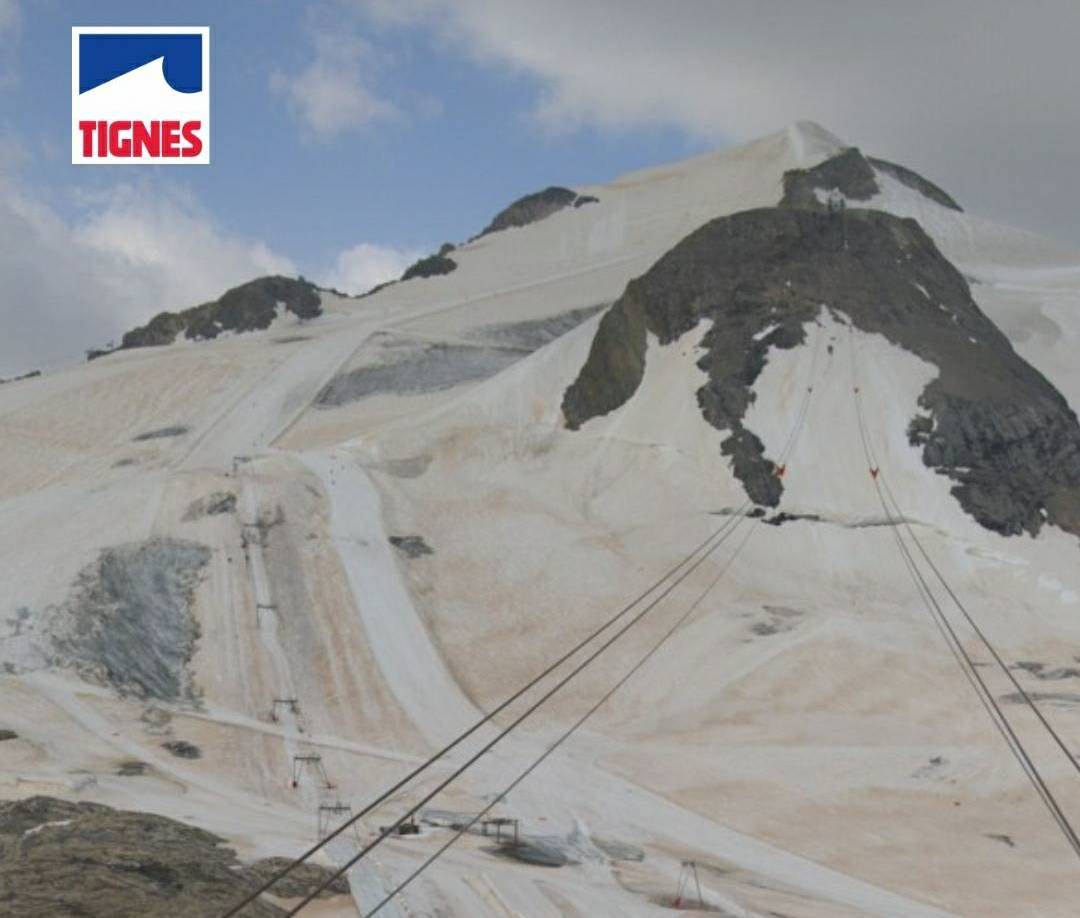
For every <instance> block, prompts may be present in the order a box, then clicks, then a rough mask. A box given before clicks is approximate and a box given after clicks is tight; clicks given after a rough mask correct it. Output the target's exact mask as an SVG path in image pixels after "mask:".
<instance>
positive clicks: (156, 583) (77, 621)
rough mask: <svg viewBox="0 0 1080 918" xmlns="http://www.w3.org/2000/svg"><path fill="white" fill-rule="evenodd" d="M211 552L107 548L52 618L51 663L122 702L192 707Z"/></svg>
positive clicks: (162, 546)
mask: <svg viewBox="0 0 1080 918" xmlns="http://www.w3.org/2000/svg"><path fill="white" fill-rule="evenodd" d="M209 560H210V550H209V549H208V548H206V547H205V546H204V545H200V544H198V543H196V542H187V541H182V540H179V539H151V540H150V541H148V542H138V543H134V544H131V545H121V546H117V547H115V548H108V549H105V550H104V551H102V552H101V554H100V555H99V557H98V559H97V561H95V562H94V563H93V564H91V565H89V566H88V567H87V568H86V569H84V570H83V571H82V572H81V573H80V575H79V578H78V580H77V581H76V583H75V589H74V592H73V595H72V598H71V599H69V600H68V601H67V602H66V603H65V604H64V605H63V606H61V607H60V608H59V609H55V610H52V613H51V619H52V621H51V624H50V628H49V633H50V635H51V640H52V649H53V652H54V654H55V659H54V662H55V663H57V664H59V665H70V666H73V667H75V669H76V670H78V672H79V673H80V675H82V676H83V678H86V679H89V680H91V681H94V682H97V683H99V684H102V685H108V686H111V687H113V688H115V689H116V690H117V691H119V692H120V693H121V694H125V695H134V696H136V697H139V698H158V699H162V700H168V701H180V700H186V701H195V700H197V699H198V692H197V689H196V687H195V685H194V683H193V681H192V678H191V674H190V672H189V669H188V663H189V661H190V660H191V657H192V655H193V654H194V652H195V641H196V639H197V638H198V636H199V627H198V623H197V622H196V620H195V617H194V615H193V614H192V605H193V602H194V592H195V587H196V585H197V583H198V581H199V577H200V575H201V572H202V569H203V567H204V566H205V565H206V564H207V562H208V561H209Z"/></svg>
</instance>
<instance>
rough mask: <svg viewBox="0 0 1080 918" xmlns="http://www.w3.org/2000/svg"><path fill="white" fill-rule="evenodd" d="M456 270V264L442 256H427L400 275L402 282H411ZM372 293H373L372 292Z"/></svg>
mask: <svg viewBox="0 0 1080 918" xmlns="http://www.w3.org/2000/svg"><path fill="white" fill-rule="evenodd" d="M456 269H457V262H456V261H454V259H452V258H449V257H447V256H446V255H443V254H441V253H440V254H435V255H428V256H427V257H426V258H421V259H420V260H419V261H415V262H413V263H412V264H411V265H409V267H407V268H406V269H405V273H404V274H402V275H401V279H402V280H403V281H407V280H412V279H413V278H415V277H438V276H440V275H442V274H449V273H450V272H451V271H454V270H456ZM371 292H372V293H374V292H375V291H374V290H372V291H371Z"/></svg>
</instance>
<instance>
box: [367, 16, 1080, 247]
mask: <svg viewBox="0 0 1080 918" xmlns="http://www.w3.org/2000/svg"><path fill="white" fill-rule="evenodd" d="M353 2H354V5H356V6H358V7H362V8H364V9H365V10H366V11H367V13H368V14H369V15H370V16H372V17H373V18H374V19H375V20H377V21H379V22H381V23H383V24H384V25H385V26H387V27H394V26H397V27H423V28H426V29H429V30H434V31H435V32H437V33H438V34H439V36H441V38H442V39H443V40H445V41H447V42H449V43H450V47H456V48H458V49H460V50H461V51H462V52H463V53H464V54H465V55H467V56H469V57H470V58H471V59H473V60H475V61H478V62H481V63H483V64H487V65H495V66H498V67H501V68H508V69H510V70H512V71H514V72H517V73H523V74H527V75H529V76H531V77H533V78H535V80H536V81H537V85H538V94H537V100H536V103H535V107H534V111H533V114H534V116H535V118H536V119H537V120H538V122H539V123H540V124H542V125H543V126H544V127H545V128H547V129H552V130H565V129H574V128H578V127H580V126H583V125H586V126H590V127H601V128H608V129H615V130H619V129H626V128H635V127H641V126H664V127H675V128H678V129H681V130H684V131H686V132H687V133H689V134H691V135H693V136H696V137H699V138H704V139H705V140H707V141H709V142H716V143H721V142H726V141H729V140H732V139H748V138H750V137H754V136H757V135H760V134H763V133H768V132H770V131H773V130H776V129H778V128H780V127H782V126H783V125H785V124H788V123H791V122H793V121H797V120H800V119H811V120H815V121H819V122H820V123H822V124H824V125H825V126H826V127H827V128H829V129H830V130H833V131H834V132H836V133H838V134H839V135H840V136H842V137H844V138H845V139H847V140H848V141H850V142H852V143H857V144H859V145H860V146H863V147H864V148H867V149H869V150H870V151H871V152H876V153H879V154H880V155H883V156H885V157H886V158H891V159H896V160H898V161H900V162H903V163H904V164H905V165H908V166H911V167H912V168H915V169H918V170H920V171H923V172H925V173H926V174H927V176H928V177H929V178H931V179H934V180H940V181H941V183H942V184H943V185H944V186H945V187H946V188H947V189H948V190H949V191H951V192H953V193H954V194H955V195H956V196H957V197H958V198H960V199H961V202H962V203H963V202H964V201H967V202H969V203H970V204H971V205H972V206H973V208H974V209H976V210H981V211H983V212H986V213H989V214H990V215H992V216H996V217H998V218H1000V219H1006V220H1009V221H1011V222H1021V223H1024V224H1027V225H1034V226H1041V227H1043V228H1045V229H1047V230H1051V231H1057V232H1062V233H1065V234H1068V235H1071V236H1072V238H1074V239H1077V241H1080V227H1078V225H1077V223H1076V219H1075V214H1076V213H1077V211H1080V184H1078V183H1077V182H1076V181H1075V161H1076V154H1077V150H1078V148H1080V93H1078V92H1077V91H1076V72H1075V71H1076V64H1075V60H1076V48H1075V44H1076V36H1077V35H1080V4H1077V3H1076V2H1075V0H1035V2H1032V3H1023V4H1020V3H1010V2H1007V0H953V2H949V3H941V2H939V0H911V2H908V3H902V4H867V3H865V2H864V0H816V2H813V3H808V2H805V0H770V2H769V3H767V4H762V3H761V2H759V0H724V2H716V0H680V2H679V3H671V2H669V0H590V2H589V3H581V2H580V0H545V2H543V3H536V2H535V0H353Z"/></svg>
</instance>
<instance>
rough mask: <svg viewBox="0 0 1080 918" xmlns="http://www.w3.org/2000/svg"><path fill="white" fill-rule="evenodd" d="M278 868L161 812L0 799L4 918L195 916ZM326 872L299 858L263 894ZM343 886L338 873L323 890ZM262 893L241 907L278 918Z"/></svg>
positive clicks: (299, 889) (283, 891)
mask: <svg viewBox="0 0 1080 918" xmlns="http://www.w3.org/2000/svg"><path fill="white" fill-rule="evenodd" d="M281 866H284V862H283V861H281V860H279V859H271V860H265V861H259V862H257V863H255V864H251V865H246V866H245V865H243V864H241V863H240V862H239V861H238V860H237V857H236V852H235V851H233V850H232V849H231V848H227V847H225V846H224V844H223V839H221V838H218V837H217V836H216V835H212V834H210V833H209V832H204V831H203V830H201V829H196V828H194V827H192V826H188V825H184V824H183V823H180V822H176V821H174V820H172V819H166V818H165V817H163V816H154V815H151V814H149V813H136V812H130V811H126V810H114V809H112V808H110V807H107V806H101V805H99V804H95V803H71V802H68V801H66V800H58V799H56V798H53V797H31V798H29V799H26V800H20V801H16V802H5V803H0V914H3V915H5V916H7V918H205V916H207V915H217V914H220V913H221V912H223V911H224V910H225V909H226V908H227V907H228V906H229V905H232V904H233V903H234V902H235V901H236V900H237V899H238V898H239V897H240V896H241V895H243V894H244V893H246V892H249V891H251V890H252V889H254V888H255V886H256V885H257V884H258V883H259V882H262V881H264V880H265V879H268V878H269V877H270V876H271V875H272V873H273V871H274V870H275V869H279V868H280V867H281ZM329 874H330V871H328V870H327V869H326V868H324V867H320V866H317V865H305V866H304V867H301V868H299V869H298V870H296V871H294V872H293V874H291V875H290V876H289V877H287V878H286V879H284V880H282V881H281V882H280V883H279V885H278V886H276V887H274V888H273V890H272V893H273V894H274V895H275V896H278V897H281V898H284V899H291V898H297V897H300V896H303V895H306V894H307V893H308V892H310V891H311V890H312V889H314V888H315V887H316V886H317V885H319V884H320V883H322V882H323V881H324V880H325V879H326V878H327V877H328V876H329ZM347 892H348V884H347V881H345V880H344V879H342V880H338V881H336V882H335V883H334V885H333V886H332V887H331V889H330V890H328V891H327V895H341V894H345V893H347ZM284 914H285V910H284V909H282V908H279V907H277V906H276V905H274V904H272V903H271V902H269V901H267V900H259V901H257V902H255V903H253V904H252V905H251V906H249V907H248V909H247V910H246V911H245V912H244V915H245V916H250V918H279V916H282V915H284Z"/></svg>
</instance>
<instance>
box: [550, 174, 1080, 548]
mask: <svg viewBox="0 0 1080 918" xmlns="http://www.w3.org/2000/svg"><path fill="white" fill-rule="evenodd" d="M852 168H853V169H858V168H860V167H859V166H858V165H857V163H856V164H854V165H853V166H852ZM822 304H825V305H826V306H827V307H828V308H830V309H831V310H832V311H833V312H834V313H835V314H837V315H838V316H844V317H847V318H849V319H850V321H851V322H852V323H853V324H854V325H855V326H856V327H857V328H859V329H861V330H863V331H865V332H870V333H877V334H881V335H883V336H885V337H886V338H887V339H888V340H889V341H891V342H893V343H894V344H896V345H898V346H899V347H902V348H904V349H905V350H908V351H910V352H911V353H913V354H915V355H917V356H918V357H920V358H922V359H923V360H925V361H927V362H928V363H931V364H933V365H934V366H935V367H937V368H938V376H937V377H936V378H935V379H934V380H933V381H932V382H931V383H930V384H929V385H928V386H927V387H926V389H925V390H924V391H923V393H922V395H921V397H920V400H919V401H920V408H921V409H922V411H923V415H922V416H921V418H920V419H919V420H917V421H916V422H915V423H914V424H913V425H912V428H911V430H910V437H911V439H912V442H913V443H917V444H919V445H920V446H922V448H923V459H924V461H925V462H926V464H927V465H928V466H930V467H931V468H933V469H935V470H936V471H938V472H940V473H941V474H943V475H947V476H948V477H949V478H951V479H952V480H953V481H954V482H955V485H954V487H953V489H952V493H953V494H954V496H955V497H956V498H957V500H959V502H960V504H961V505H962V506H963V507H964V509H965V510H966V511H967V512H968V513H970V514H971V515H972V516H973V517H974V518H975V519H976V520H978V521H979V522H980V523H981V524H982V525H984V526H986V527H988V528H990V529H993V530H995V531H997V532H1001V533H1004V534H1009V535H1011V534H1017V533H1021V532H1029V533H1032V534H1035V533H1037V532H1038V531H1039V529H1040V527H1041V526H1042V525H1043V523H1044V522H1046V521H1049V522H1051V523H1054V524H1056V525H1058V526H1061V527H1062V528H1064V529H1066V530H1068V531H1070V532H1074V533H1078V534H1080V424H1078V423H1077V418H1076V415H1075V414H1074V412H1073V411H1072V410H1071V409H1070V407H1069V405H1068V404H1067V402H1066V401H1065V399H1064V398H1063V397H1062V396H1061V394H1060V393H1059V392H1057V390H1056V389H1054V387H1053V386H1052V385H1050V383H1049V382H1047V380H1046V379H1045V378H1044V377H1043V376H1042V375H1041V374H1040V373H1039V372H1038V371H1037V370H1035V369H1034V368H1033V367H1032V366H1030V365H1029V364H1028V363H1026V362H1025V361H1024V360H1023V359H1022V358H1020V356H1019V355H1018V354H1017V353H1016V352H1015V351H1014V350H1013V348H1012V346H1011V344H1010V343H1009V341H1008V339H1007V338H1006V337H1005V336H1004V335H1003V334H1002V333H1001V332H1000V331H999V330H998V329H997V328H996V327H995V326H994V324H993V323H992V322H991V321H990V320H989V319H988V318H987V317H986V316H985V315H984V314H983V313H982V311H981V310H980V309H979V307H978V306H977V305H976V303H975V302H974V300H973V299H972V298H971V293H970V290H969V289H968V286H967V282H966V281H965V280H964V278H963V277H962V276H961V274H960V273H959V272H958V271H957V270H956V269H955V268H954V267H953V266H952V265H951V264H950V263H949V262H948V260H946V259H945V257H944V256H943V255H942V254H941V252H940V251H938V249H937V247H936V246H935V245H934V243H933V241H932V240H931V239H930V237H929V236H927V235H926V233H925V232H923V230H922V228H921V227H920V226H919V225H918V223H916V222H915V221H914V220H907V219H901V218H899V217H895V216H893V215H891V214H887V213H883V212H880V211H872V210H859V209H848V210H847V211H846V212H845V213H844V214H842V215H839V214H838V215H829V214H827V213H823V212H821V211H818V210H812V209H805V210H804V209H798V208H794V207H785V208H764V209H760V210H752V211H746V212H743V213H739V214H735V215H733V216H730V217H723V218H720V219H717V220H713V221H712V222H710V223H707V224H705V225H704V226H703V227H701V228H700V229H698V230H697V231H695V232H694V233H692V234H691V235H690V236H688V237H687V238H686V239H684V240H683V241H682V242H680V243H679V244H678V245H677V246H675V248H674V249H672V250H671V251H670V252H668V253H667V254H666V255H664V257H663V258H661V259H660V260H659V261H658V262H657V263H656V264H655V265H654V266H653V268H652V269H650V270H649V271H648V272H647V273H646V274H645V275H643V276H642V277H640V278H637V279H636V280H633V281H631V282H630V284H629V285H628V286H627V288H626V291H625V293H624V294H623V296H622V297H621V298H620V299H619V300H618V301H617V302H616V303H615V305H614V306H613V307H612V308H611V309H610V310H609V311H608V313H607V314H605V316H604V317H603V319H602V320H601V321H600V324H599V328H598V330H597V334H596V336H595V338H594V340H593V343H592V347H591V349H590V352H589V356H588V359H587V361H586V363H585V365H584V367H583V368H582V370H581V372H580V374H579V375H578V378H577V379H576V380H575V381H574V383H573V384H572V385H571V386H570V388H569V389H568V390H567V391H566V393H565V396H564V399H563V412H564V415H565V418H566V423H567V426H568V427H570V428H572V429H573V428H577V427H580V426H581V425H582V424H583V423H585V422H586V421H588V420H589V419H590V418H593V417H596V416H598V415H602V414H606V413H607V412H610V411H612V410H613V409H615V408H617V407H619V406H620V405H622V404H624V403H625V402H626V401H627V400H628V399H629V398H630V396H631V395H633V393H634V392H635V391H636V390H637V387H638V385H639V384H640V382H641V379H642V376H643V373H644V367H645V357H646V343H647V335H648V334H649V333H652V334H653V335H655V336H656V337H657V338H658V340H659V342H660V344H667V343H670V342H672V341H674V340H675V339H676V338H678V337H680V336H681V335H683V334H685V333H686V332H688V331H690V330H691V329H693V328H695V327H696V326H697V325H698V323H699V322H701V320H702V319H710V320H712V325H711V327H710V329H709V331H708V332H706V333H705V334H704V337H703V339H702V347H703V348H704V350H705V354H704V356H703V357H702V358H701V360H700V361H699V364H698V365H699V366H700V367H701V369H702V370H704V371H705V372H706V373H707V374H708V382H706V383H705V385H703V386H702V387H701V389H700V390H699V391H698V403H699V405H700V407H701V411H702V414H703V415H704V417H705V419H706V420H707V421H708V422H709V423H710V424H712V425H713V426H715V427H717V428H719V429H721V430H725V431H727V432H728V436H727V438H726V439H725V440H724V441H723V444H722V449H723V451H724V453H725V454H727V455H729V456H730V457H731V460H732V467H733V469H734V472H735V474H736V476H737V477H738V478H739V479H740V481H742V483H743V485H744V487H745V488H746V491H747V493H748V494H749V496H750V497H751V498H752V499H753V500H754V501H755V502H756V503H758V504H762V505H765V506H775V505H776V504H777V502H778V500H779V496H780V493H781V491H782V487H781V481H780V479H779V478H778V477H777V476H776V475H775V474H774V466H773V463H772V461H771V460H769V459H768V458H767V457H766V456H765V455H764V450H763V447H762V444H761V441H760V440H759V439H758V438H757V436H756V435H754V433H753V432H752V431H750V430H747V429H746V427H745V426H744V424H743V418H744V417H745V414H746V409H747V408H748V407H749V405H750V404H751V402H752V401H753V398H754V394H753V389H752V387H753V384H754V382H755V380H756V379H757V377H758V375H759V374H760V372H761V369H762V368H763V366H764V365H765V361H766V359H767V355H768V351H769V349H770V348H772V347H777V348H791V347H796V346H798V345H799V344H801V343H802V342H803V340H804V331H803V326H804V325H805V324H806V323H808V322H811V321H813V320H814V318H815V316H816V315H817V314H818V311H819V310H820V309H821V307H822ZM868 372H872V371H871V370H869V369H868Z"/></svg>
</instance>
